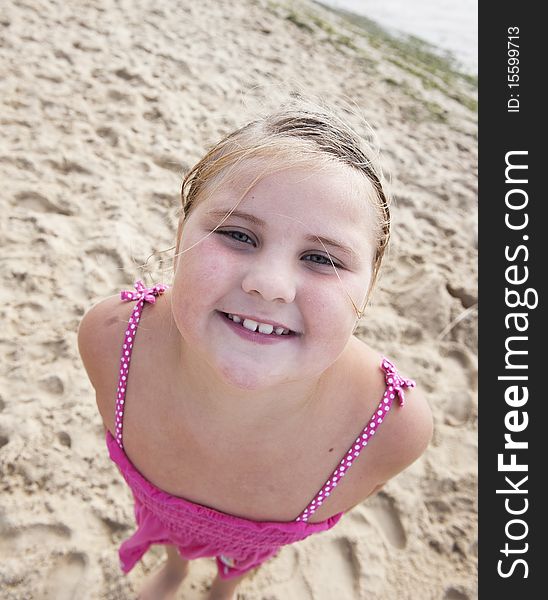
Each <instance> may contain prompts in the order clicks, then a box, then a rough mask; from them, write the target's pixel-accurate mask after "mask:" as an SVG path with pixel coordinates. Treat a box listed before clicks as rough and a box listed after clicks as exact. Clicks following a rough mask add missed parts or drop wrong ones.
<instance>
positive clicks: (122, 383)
mask: <svg viewBox="0 0 548 600" xmlns="http://www.w3.org/2000/svg"><path fill="white" fill-rule="evenodd" d="M134 287H135V290H136V291H135V292H133V291H127V290H125V291H123V292H120V298H121V299H122V300H124V301H126V302H130V301H134V300H137V304H136V305H135V307H134V308H133V311H132V312H131V316H130V317H129V322H128V327H127V329H126V334H125V337H124V343H123V344H122V353H121V357H120V376H119V378H118V389H117V390H116V415H115V433H116V436H115V437H116V442H117V443H118V446H120V448H121V449H122V450H123V449H124V445H123V442H122V437H123V436H122V429H123V425H124V404H125V401H126V387H127V378H128V372H129V363H130V361H131V353H132V351H133V342H134V340H135V334H136V333H137V325H138V324H139V320H140V318H141V312H142V311H143V307H144V305H145V302H150V304H154V303H155V302H156V298H157V297H158V296H160V295H161V294H163V293H164V292H165V291H166V290H167V286H166V285H163V284H161V283H159V284H156V285H155V286H153V287H151V288H147V287H145V285H144V283H143V282H142V281H136V282H135V285H134Z"/></svg>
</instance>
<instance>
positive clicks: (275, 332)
mask: <svg viewBox="0 0 548 600" xmlns="http://www.w3.org/2000/svg"><path fill="white" fill-rule="evenodd" d="M221 314H222V315H223V316H224V317H225V318H226V319H228V320H229V321H232V322H233V323H235V324H237V325H240V326H241V327H243V328H244V329H247V330H248V331H252V332H258V333H262V334H263V335H266V336H269V335H270V336H273V337H282V336H292V335H293V336H294V335H296V333H295V332H294V331H291V329H285V328H284V327H275V326H274V325H271V324H269V323H259V322H257V321H254V320H253V319H246V318H242V317H239V316H238V315H233V314H232V313H225V312H222V313H221Z"/></svg>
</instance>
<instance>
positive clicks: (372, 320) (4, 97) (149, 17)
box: [0, 0, 478, 600]
mask: <svg viewBox="0 0 548 600" xmlns="http://www.w3.org/2000/svg"><path fill="white" fill-rule="evenodd" d="M4 4H5V6H3V8H2V11H0V82H1V83H0V89H1V90H2V92H1V94H0V123H1V130H2V135H1V136H0V182H1V186H2V188H1V195H0V201H1V206H2V211H1V217H0V243H1V246H2V254H1V259H2V266H3V268H2V271H1V275H2V285H1V287H0V299H1V304H0V315H1V328H0V353H1V354H0V361H1V364H2V369H1V371H0V597H1V598H2V600H27V599H28V600H35V599H40V600H41V599H51V600H69V599H78V600H94V599H98V600H99V599H101V600H103V599H105V600H106V599H108V600H119V599H126V598H127V599H131V598H135V596H136V592H137V591H138V589H139V587H140V584H141V582H142V581H143V579H144V578H145V577H146V575H147V574H148V573H149V572H151V571H152V570H154V569H155V568H156V567H157V565H158V564H159V562H160V561H161V560H162V559H163V551H161V550H160V548H154V549H152V550H151V551H150V552H149V553H148V554H147V555H146V556H145V558H144V560H143V561H142V562H141V563H139V565H138V566H137V567H136V568H135V569H134V571H132V572H131V573H130V574H129V575H128V576H124V575H123V574H122V573H121V571H120V570H119V566H118V556H117V548H118V546H119V544H120V542H121V541H122V540H123V539H125V538H127V537H128V536H129V535H130V534H131V533H132V531H133V528H134V521H133V514H132V501H131V494H130V491H129V489H128V488H127V487H126V486H125V484H124V483H123V481H122V479H121V477H120V475H119V473H118V472H117V470H116V467H115V465H114V464H113V463H112V462H111V461H110V460H109V458H108V454H107V451H106V447H105V443H104V437H103V427H102V423H101V419H100V416H99V414H98V412H97V408H96V405H95V399H94V394H93V390H92V388H91V386H90V384H89V382H88V380H87V378H86V376H85V372H84V369H83V366H82V364H81V361H80V359H79V356H78V351H77V344H76V331H77V327H78V323H79V321H80V319H81V317H82V315H83V314H84V312H85V311H86V310H87V309H88V308H89V307H90V306H91V305H92V304H93V303H94V302H96V301H97V300H99V299H101V298H103V297H106V296H108V295H111V294H116V293H117V292H118V291H119V290H121V289H130V288H131V286H132V282H133V281H134V280H135V279H138V278H144V280H145V281H146V282H148V283H152V282H153V281H159V280H160V281H163V282H164V283H169V281H170V277H171V260H170V257H171V254H172V253H170V252H164V253H161V254H157V255H156V257H155V258H152V259H150V260H149V261H148V263H147V264H146V266H144V267H143V265H144V263H145V262H146V261H147V258H148V257H149V256H150V255H151V254H153V253H158V252H160V251H163V250H167V249H169V248H170V247H171V246H172V245H173V243H174V240H175V233H176V224H177V211H178V209H179V206H180V202H179V191H180V184H181V179H182V175H183V173H184V172H185V170H186V169H188V168H189V167H190V166H192V165H193V164H194V163H195V162H196V160H197V159H198V158H199V157H200V156H201V155H202V154H203V152H204V150H206V149H207V148H208V147H209V146H210V145H211V144H213V143H214V142H215V141H217V139H218V138H220V137H221V136H222V135H224V134H225V133H227V132H229V131H230V130H232V129H233V128H234V127H236V126H239V125H242V124H244V123H245V122H246V121H247V120H248V119H249V118H251V117H253V116H254V115H255V114H258V113H263V112H266V111H267V110H269V108H271V107H274V106H276V105H277V103H278V101H279V100H281V99H283V98H286V97H287V96H288V95H289V94H290V93H291V92H302V93H306V94H310V95H314V96H320V97H322V98H323V99H324V100H325V101H327V102H328V103H330V104H332V105H334V106H335V107H338V109H339V110H341V112H342V114H344V115H345V116H346V118H347V120H348V121H349V122H350V123H351V124H352V125H353V126H354V128H355V129H356V130H357V131H358V132H360V133H363V135H366V134H367V130H366V127H365V124H364V120H366V121H367V122H369V123H370V124H371V126H372V127H373V128H374V130H375V132H376V134H377V138H378V144H379V146H380V149H381V156H382V159H381V160H382V164H383V165H384V169H385V171H386V175H387V177H388V178H389V180H390V186H389V191H390V192H391V194H392V196H393V238H392V244H391V247H390V251H389V253H388V255H387V257H386V259H385V261H386V262H385V265H384V268H383V272H382V275H381V278H380V281H379V283H378V287H377V289H376V291H375V293H374V295H373V299H372V305H371V307H370V308H369V309H368V312H367V314H366V316H365V318H364V319H363V324H362V325H361V326H360V329H359V331H358V335H359V336H361V337H363V339H364V340H366V341H367V342H368V343H369V344H371V345H372V346H373V347H375V348H378V349H380V350H381V351H382V352H384V353H385V354H386V355H387V356H390V357H391V358H392V359H393V360H394V361H395V362H396V364H397V365H398V366H399V368H400V369H401V370H402V372H404V373H405V374H406V375H407V376H409V377H413V378H414V379H415V380H416V381H417V383H418V385H419V386H420V387H421V388H422V389H423V390H424V392H425V393H426V395H427V397H428V400H429V403H430V405H431V407H432V411H433V414H434V420H435V432H434V438H433V440H432V443H431V445H430V447H429V448H428V450H427V451H426V453H425V454H424V455H423V456H422V457H421V458H420V459H419V460H418V461H417V462H416V463H414V464H413V465H412V466H411V467H410V468H409V469H408V470H407V471H405V472H404V473H402V474H401V475H399V476H398V477H396V478H395V479H394V480H392V481H391V482H389V484H388V485H387V486H386V487H385V488H384V490H383V491H382V492H381V493H379V494H378V495H376V496H375V497H373V498H371V499H369V500H368V501H367V502H365V503H363V504H362V505H360V506H358V507H356V508H355V509H354V510H353V511H352V512H351V513H349V514H348V515H346V516H345V517H344V518H343V519H342V521H341V522H340V523H339V524H338V525H337V526H336V527H335V528H334V529H332V530H331V531H329V532H327V533H325V534H321V535H318V536H313V537H311V538H309V539H307V540H305V541H304V542H301V543H299V544H296V545H294V546H291V547H286V548H284V549H283V550H282V551H281V553H280V554H279V555H278V556H277V557H276V558H274V559H273V560H272V561H271V562H269V563H267V564H266V565H265V566H264V567H263V568H262V569H261V570H259V571H258V573H256V574H254V575H253V576H251V577H250V578H249V579H247V580H246V581H244V583H243V584H242V585H241V587H240V591H239V594H240V595H239V598H240V599H241V600H243V599H245V600H396V599H397V600H473V599H475V598H477V574H476V569H477V502H476V492H477V490H476V484H477V477H476V475H477V446H478V444H477V386H476V379H477V265H476V258H477V211H476V208H477V112H476V110H475V105H476V91H475V88H474V86H473V83H472V82H470V81H469V78H466V77H459V76H458V75H456V74H454V73H452V72H451V71H450V69H448V68H447V69H445V68H444V67H443V66H440V64H438V62H436V61H433V62H431V63H430V64H429V65H426V64H425V62H424V61H425V60H426V58H425V57H426V53H425V51H424V49H423V48H422V47H420V46H414V47H411V46H405V45H404V44H403V42H402V43H401V44H400V43H397V42H393V41H391V40H390V39H389V38H387V37H384V36H383V34H382V32H380V31H377V30H376V29H375V28H373V27H369V26H368V25H367V23H365V22H361V23H358V22H355V23H353V24H352V23H350V22H349V21H347V20H346V19H345V18H344V17H343V16H342V15H339V14H337V13H334V12H333V11H329V10H327V9H325V8H323V7H321V6H320V5H317V4H314V3H312V2H311V1H309V0H307V1H305V0H299V1H294V2H284V1H280V2H274V1H267V0H264V1H263V0H242V1H241V2H228V1H227V0H219V1H214V0H205V1H203V2H199V3H198V2H188V1H186V2H177V1H175V0H165V1H164V2H151V1H146V0H134V1H129V0H118V1H115V0H89V1H88V2H61V1H60V0H25V1H22V2H17V3H15V2H11V3H10V2H8V3H4ZM214 573H215V565H214V561H213V560H212V559H200V560H198V561H195V562H193V563H192V564H191V570H190V575H189V577H188V579H187V580H186V581H185V582H184V585H183V587H182V589H181V591H180V594H179V595H178V598H179V599H180V600H182V599H185V600H203V599H204V598H205V597H206V593H207V587H208V585H209V583H210V581H211V578H212V577H213V575H214Z"/></svg>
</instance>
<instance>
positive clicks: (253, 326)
mask: <svg viewBox="0 0 548 600" xmlns="http://www.w3.org/2000/svg"><path fill="white" fill-rule="evenodd" d="M242 324H243V326H244V327H245V328H246V329H249V330H250V331H257V327H258V326H259V323H257V321H253V320H252V319H244V322H243V323H242Z"/></svg>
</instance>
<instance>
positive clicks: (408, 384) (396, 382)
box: [381, 358, 416, 406]
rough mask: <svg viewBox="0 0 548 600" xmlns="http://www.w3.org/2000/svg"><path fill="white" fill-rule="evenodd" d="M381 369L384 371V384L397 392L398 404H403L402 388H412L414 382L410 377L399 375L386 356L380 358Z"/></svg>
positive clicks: (414, 384)
mask: <svg viewBox="0 0 548 600" xmlns="http://www.w3.org/2000/svg"><path fill="white" fill-rule="evenodd" d="M381 369H382V370H383V371H384V372H385V379H386V384H387V385H389V386H392V387H393V388H394V391H395V392H396V393H397V394H398V399H399V401H400V406H403V405H404V402H405V394H404V391H403V388H413V387H415V386H416V383H415V382H414V381H413V380H412V379H406V378H405V377H400V375H399V374H398V372H397V371H396V367H395V366H394V365H393V364H392V363H391V362H390V361H389V360H388V359H387V358H383V359H382V363H381Z"/></svg>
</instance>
